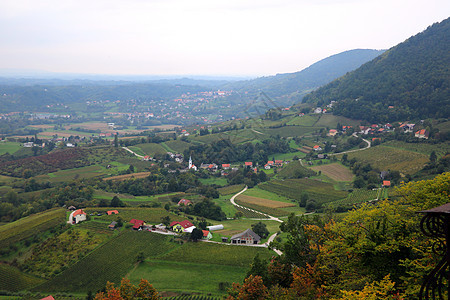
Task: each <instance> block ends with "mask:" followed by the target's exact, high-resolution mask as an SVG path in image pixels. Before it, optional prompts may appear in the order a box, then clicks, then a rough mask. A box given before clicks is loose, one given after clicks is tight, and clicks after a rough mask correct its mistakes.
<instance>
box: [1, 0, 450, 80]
mask: <svg viewBox="0 0 450 300" xmlns="http://www.w3.org/2000/svg"><path fill="white" fill-rule="evenodd" d="M449 16H450V1H449V0H377V1H373V0H271V1H269V0H249V1H247V0H220V1H216V0H73V1H66V0H39V1H36V0H28V1H26V0H0V69H37V70H45V71H52V72H69V73H89V74H124V75H125V74H146V75H148V74H158V75H161V74H162V75H166V74H196V75H241V76H242V75H252V76H255V75H257V76H262V75H273V74H276V73H287V72H295V71H299V70H302V69H304V68H305V67H307V66H309V65H311V64H312V63H314V62H316V61H318V60H320V59H323V58H325V57H328V56H330V55H333V54H337V53H339V52H342V51H346V50H350V49H356V48H364V49H368V48H370V49H388V48H390V47H392V46H395V45H396V44H398V43H400V42H402V41H404V40H405V39H407V38H408V37H410V36H412V35H415V34H417V33H418V32H420V31H423V30H424V29H426V28H427V27H428V26H429V25H431V24H433V23H434V22H440V21H442V20H444V19H445V18H447V17H449Z"/></svg>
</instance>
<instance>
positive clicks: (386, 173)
mask: <svg viewBox="0 0 450 300" xmlns="http://www.w3.org/2000/svg"><path fill="white" fill-rule="evenodd" d="M388 176H389V171H381V172H380V178H381V179H384V178H386V177H388Z"/></svg>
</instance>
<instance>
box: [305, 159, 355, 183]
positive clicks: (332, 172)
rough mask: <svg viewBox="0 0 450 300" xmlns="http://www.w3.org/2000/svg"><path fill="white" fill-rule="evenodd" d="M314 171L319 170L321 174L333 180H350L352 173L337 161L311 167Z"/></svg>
mask: <svg viewBox="0 0 450 300" xmlns="http://www.w3.org/2000/svg"><path fill="white" fill-rule="evenodd" d="M311 169H313V170H314V171H316V172H318V171H321V172H322V174H324V175H326V176H328V177H330V178H331V179H333V180H335V181H352V180H353V176H354V175H353V173H352V172H351V171H350V170H349V169H348V168H346V167H344V166H343V165H341V164H339V163H333V164H327V165H320V166H314V167H311Z"/></svg>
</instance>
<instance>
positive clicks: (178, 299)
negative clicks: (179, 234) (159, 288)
mask: <svg viewBox="0 0 450 300" xmlns="http://www.w3.org/2000/svg"><path fill="white" fill-rule="evenodd" d="M0 299H1V298H0ZM222 299H223V297H214V296H203V295H181V296H173V297H164V300H222Z"/></svg>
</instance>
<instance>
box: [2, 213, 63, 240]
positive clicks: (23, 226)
mask: <svg viewBox="0 0 450 300" xmlns="http://www.w3.org/2000/svg"><path fill="white" fill-rule="evenodd" d="M65 220H66V211H65V210H64V209H62V208H56V209H50V210H47V211H44V212H41V213H37V214H34V215H30V216H28V217H25V218H22V219H20V220H17V221H15V222H12V223H9V224H6V225H3V226H1V227H0V247H7V246H8V245H10V244H12V243H16V242H19V241H21V240H24V239H26V238H29V237H31V236H33V235H35V234H38V233H40V232H43V231H46V230H48V229H50V228H53V227H55V226H56V225H58V224H61V223H63V222H64V221H65Z"/></svg>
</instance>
